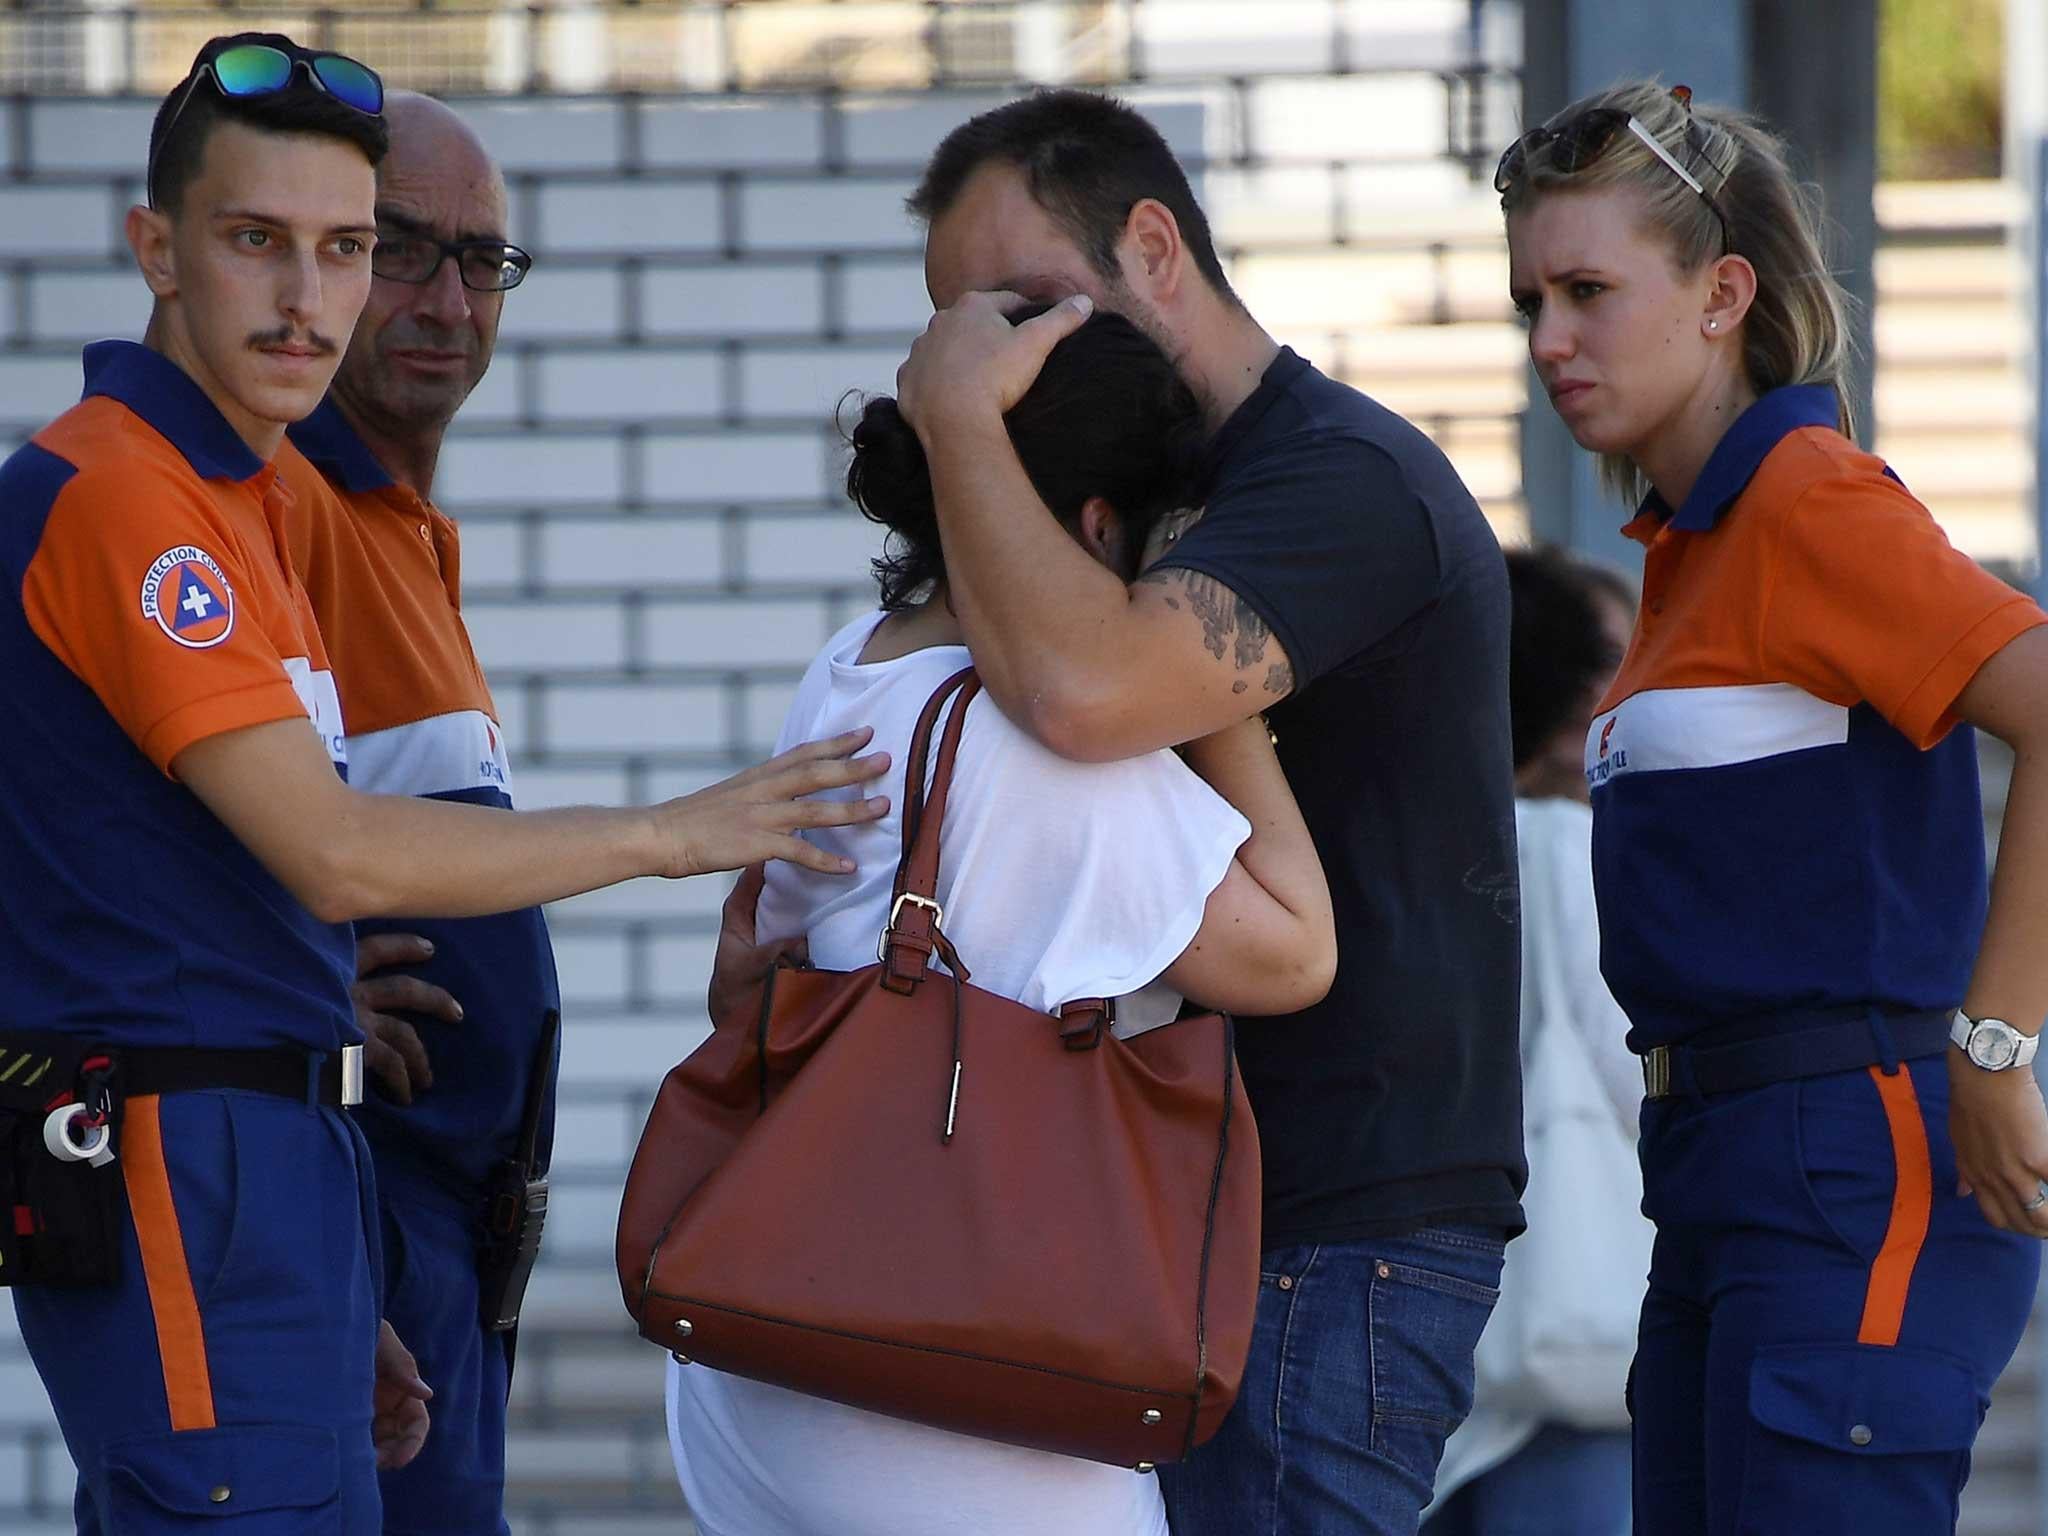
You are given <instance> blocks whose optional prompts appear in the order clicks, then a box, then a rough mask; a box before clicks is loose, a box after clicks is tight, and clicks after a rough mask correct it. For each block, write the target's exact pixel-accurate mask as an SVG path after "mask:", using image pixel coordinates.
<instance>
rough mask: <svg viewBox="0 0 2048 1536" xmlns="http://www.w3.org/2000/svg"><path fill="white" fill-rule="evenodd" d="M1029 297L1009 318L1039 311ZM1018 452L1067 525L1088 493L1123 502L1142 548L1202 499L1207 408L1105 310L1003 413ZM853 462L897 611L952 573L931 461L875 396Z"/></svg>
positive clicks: (850, 471)
mask: <svg viewBox="0 0 2048 1536" xmlns="http://www.w3.org/2000/svg"><path fill="white" fill-rule="evenodd" d="M1046 307H1047V306H1045V305H1042V304H1035V305H1028V306H1026V307H1025V308H1023V309H1021V310H1019V311H1017V312H1016V313H1015V314H1013V315H1012V316H1011V317H1010V318H1011V320H1012V321H1013V322H1019V323H1021V322H1022V321H1024V320H1027V319H1030V318H1032V317H1033V316H1035V315H1040V314H1043V313H1044V312H1045V310H1046ZM1003 425H1004V426H1005V427H1006V428H1007V429H1008V430H1009V434H1010V442H1011V444H1012V446H1014V447H1015V448H1016V450H1017V459H1018V462H1020V463H1021V464H1022V465H1023V466H1024V473H1025V474H1026V475H1027V476H1028V477H1029V478H1030V480H1031V485H1032V488H1033V489H1034V490H1036V491H1037V492H1038V497H1039V500H1041V501H1043V502H1044V503H1045V504H1046V506H1047V507H1049V508H1050V509H1051V511H1052V515H1053V516H1054V517H1055V518H1057V519H1058V520H1059V521H1060V523H1061V524H1062V525H1063V526H1065V527H1068V528H1072V527H1073V526H1074V525H1075V524H1076V523H1078V522H1079V521H1080V518H1081V508H1082V506H1083V504H1084V503H1086V502H1087V501H1088V499H1089V498H1090V497H1094V496H1100V497H1102V498H1103V499H1104V500H1105V501H1107V502H1108V503H1109V504H1110V505H1111V506H1112V507H1114V508H1116V512H1117V518H1118V521H1119V522H1120V523H1121V524H1122V527H1123V533H1124V542H1125V544H1126V546H1127V548H1128V551H1129V557H1130V568H1129V569H1128V570H1124V571H1121V572H1119V573H1118V574H1119V575H1121V576H1122V577H1123V578H1124V579H1125V580H1126V581H1129V580H1132V579H1134V578H1135V577H1136V576H1137V574H1138V572H1137V564H1136V560H1137V554H1138V552H1139V551H1140V550H1142V549H1143V547H1144V545H1145V542H1146V540H1147V539H1149V538H1150V537H1151V535H1152V530H1153V528H1154V527H1155V526H1156V525H1157V524H1158V522H1159V520H1160V519H1161V518H1162V517H1165V516H1166V515H1167V514H1168V513H1171V512H1175V511H1179V510H1180V509H1182V508H1184V507H1191V506H1193V505H1195V498H1196V480H1197V476H1198V474H1199V472H1200V468H1201V462H1202V447H1203V438H1204V434H1203V425H1202V408H1201V406H1200V404H1199V403H1197V401H1196V399H1195V396H1194V393H1193V391H1191V390H1190V389H1189V388H1188V386H1187V382H1186V381H1185V380H1184V379H1182V378H1181V376H1180V374H1179V372H1178V371H1176V370H1175V368H1174V366H1173V362H1172V360H1171V359H1170V358H1168V357H1167V355H1166V354H1165V353H1164V352H1163V351H1161V350H1160V347H1159V343H1158V342H1156V341H1154V340H1153V339H1152V338H1151V337H1150V336H1147V335H1146V334H1145V333H1144V332H1143V331H1141V330H1139V329H1138V327H1137V326H1135V325H1133V324H1132V323H1131V322H1130V321H1129V320H1127V319H1125V318H1124V317H1123V316H1122V315H1118V314H1113V313H1111V312H1110V311H1108V310H1104V311H1102V312H1101V313H1099V314H1097V315H1096V316H1095V317H1094V318H1093V319H1091V320H1090V321H1088V323H1087V324H1085V325H1083V326H1082V327H1081V328H1080V329H1079V330H1077V331H1075V332H1074V333H1073V334H1071V335H1069V336H1067V337H1065V338H1064V339H1063V340H1061V341H1060V343H1059V344H1058V345H1057V346H1055V347H1054V348H1053V349H1052V352H1051V354H1050V355H1048V356H1047V358H1046V360H1045V366H1044V367H1043V368H1042V369H1040V370H1039V374H1038V379H1037V381H1036V382H1035V383H1033V384H1032V386H1031V388H1030V389H1028V390H1027V391H1025V394H1024V398H1023V399H1022V400H1019V401H1018V402H1017V403H1016V404H1015V405H1013V406H1012V407H1010V409H1009V411H1008V412H1007V413H1006V414H1005V415H1004V417H1003ZM849 435H850V437H851V438H852V440H853V462H852V464H851V465H849V466H848V468H847V471H846V493H847V495H848V496H850V497H851V498H852V499H853V502H854V504H855V505H856V506H858V507H859V508H860V509H861V511H862V512H863V513H865V514H866V515H867V516H868V518H870V519H871V520H872V521H874V522H877V523H880V524H881V525H882V526H883V527H885V528H887V529H888V530H889V533H890V536H891V537H890V539H889V544H888V547H887V549H886V550H885V551H884V553H883V554H882V556H881V557H880V558H879V559H877V560H876V561H875V578H876V579H877V580H878V581H879V582H880V583H881V586H882V606H883V607H884V608H889V609H896V608H901V607H903V606H904V605H905V604H907V603H909V602H910V601H911V600H912V599H913V598H914V597H915V596H916V595H917V593H918V591H919V589H920V588H922V587H923V586H924V585H925V584H926V583H928V582H931V581H936V580H939V579H941V578H943V577H944V576H945V574H946V561H945V555H944V552H943V551H942V549H941V548H940V545H939V519H938V510H937V507H936V506H935V504H934V501H933V497H932V477H931V469H930V466H929V465H928V464H927V463H926V462H925V456H924V447H923V444H922V443H920V442H919V440H918V436H917V433H916V431H915V430H913V429H912V427H911V426H910V424H909V423H908V422H906V421H905V420H904V419H903V415H902V413H901V412H900V411H899V410H898V409H897V407H896V402H895V401H894V400H893V399H891V398H890V397H889V396H887V395H877V396H873V397H871V398H870V399H868V400H867V401H866V402H865V403H864V404H863V406H862V409H861V414H860V420H859V422H858V423H856V424H855V426H854V428H853V430H852V432H851V433H850V434H849Z"/></svg>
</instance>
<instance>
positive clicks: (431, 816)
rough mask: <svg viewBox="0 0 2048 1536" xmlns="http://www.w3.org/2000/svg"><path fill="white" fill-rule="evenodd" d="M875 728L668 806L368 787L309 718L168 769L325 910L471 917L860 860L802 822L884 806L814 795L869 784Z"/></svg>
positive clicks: (862, 815)
mask: <svg viewBox="0 0 2048 1536" xmlns="http://www.w3.org/2000/svg"><path fill="white" fill-rule="evenodd" d="M868 736H869V733H868V732H867V731H856V732H852V733H850V734H848V735H845V736H840V737H836V738H834V739H833V740H831V741H825V742H812V743H810V744H808V745H806V746H801V747H797V748H795V749H794V750H792V751H789V752H785V753H783V754H782V756H780V757H777V758H774V759H771V760H770V761H769V762H766V763H763V764H761V765H759V766H757V767H754V768H749V769H747V770H746V771H745V772H743V773H738V774H735V775H734V776H733V777H731V778H729V779H726V780H724V781H723V782H722V783H718V784H714V785H712V786H711V787H710V788H709V789H703V790H699V791H698V792H697V793H696V794H694V795H685V796H683V797H682V798H680V799H677V800H670V801H667V802H666V803H664V804H662V805H657V806H649V807H646V808H633V809H619V810H614V809H603V808H599V807H596V806H584V807H577V808H574V809H570V810H559V811H506V810H494V809H492V808H490V807H487V806H480V805H456V804H451V803H449V802H446V801H439V800H424V799H419V798H416V797H413V796H409V795H369V794H364V793H362V792H361V791H359V790H353V789H350V788H349V787H348V786H347V785H346V784H344V783H343V782H342V781H341V779H340V778H339V777H338V776H337V775H336V774H335V772H334V769H333V767H332V766H331V765H330V764H329V762H328V760H327V756H326V754H325V752H324V751H323V750H322V748H321V745H320V742H319V738H318V737H317V736H315V735H314V733H313V732H312V730H311V729H309V728H308V726H307V724H306V722H305V721H303V720H281V721H274V722H272V723H270V724H268V725H255V726H248V727H245V728H244V729H241V730H236V731H228V732H225V733H223V734H221V735H218V736H209V737H207V738H205V739H204V740H202V741H198V742H194V743H193V744H192V745H191V746H189V747H187V748H186V749H185V750H184V751H183V752H181V753H179V754H178V756H177V758H176V759H175V760H174V761H173V763H172V772H173V773H174V775H175V776H176V777H177V778H178V779H180V780H181V781H183V783H184V784H185V786H186V787H187V788H189V789H190V790H191V791H192V793H193V794H195V795H197V796H198V797H199V798H200V800H201V801H203V802H204V803H205V805H206V807H207V809H208V810H210V811H212V812H213V814H214V815H216V816H218V817H219V818H220V819H221V821H222V822H223V823H224V824H225V825H226V826H227V829H228V830H229V831H230V832H232V833H234V834H235V836H236V837H237V838H239V839H240V840H241V842H242V845H243V846H244V847H246V848H247V849H248V850H249V851H250V852H251V853H253V854H254V855H255V856H256V858H257V859H258V861H260V862H261V863H262V864H263V866H264V868H266V869H268V870H269V871H270V872H271V874H272V875H274V876H276V878H277V879H278V881H279V882H280V883H281V884H282V885H283V886H284V887H285V888H286V889H287V890H289V891H290V892H291V893H292V895H293V896H294V897H296V898H297V899H298V901H299V902H300V903H301V904H302V905H303V906H304V907H305V908H306V909H307V910H308V911H309V912H311V913H313V914H314V915H315V916H316V917H319V918H321V919H322V920H324V921H327V922H348V921H351V920H353V919H356V918H362V917H389V916H396V915H399V914H401V913H403V914H409V915H412V916H417V917H475V916H480V915H482V914H485V913H490V912H508V911H514V910H517V909H518V908H520V907H532V906H538V905H540V904H541V903H543V902H548V901H558V900H560V899H561V898H563V897H565V896H574V895H577V894H580V893H581V892H584V891H590V890H596V889H598V888H599V887H601V886H607V885H615V884H617V883H618V882H619V881H621V880H630V879H633V878H635V877H636V876H640V875H665V876H669V877H671V878H676V877H680V876H684V875H697V874H704V873H706V872H708V871H710V870H716V869H738V868H741V867H743V866H745V865H747V864H751V863H756V862H758V861H760V860H762V859H771V858H773V859H788V860H789V861H791V862H792V863H797V864H802V865H804V866H805V867H806V868H810V869H816V870H819V871H822V872H824V873H827V874H845V873H848V872H850V870H851V867H852V866H851V865H850V864H848V863H847V862H846V861H845V860H843V859H840V858H838V857H836V856H834V855H829V854H826V853H824V852H823V851H822V850H820V849H818V848H815V847H813V846H812V845H811V844H809V843H807V842H805V841H804V840H803V839H802V838H800V837H798V836H797V835H796V833H797V831H798V830H799V829H800V828H809V827H832V826H845V825H848V824H850V823H853V822H860V821H873V820H874V819H876V818H877V817H879V816H881V815H883V814H884V813H885V812H886V811H887V810H888V802H887V801H886V800H881V799H869V800H859V799H846V800H815V799H805V798H802V797H804V796H808V795H811V794H814V793H815V792H817V791H819V790H829V789H835V788H842V787H845V786H847V785H852V784H861V783H865V782H867V781H868V780H870V779H872V778H874V777H875V776H876V775H878V774H880V773H882V772H884V771H885V770H886V769H887V768H888V766H889V763H888V758H887V756H886V755H883V754H880V753H878V754H875V755H874V756H872V757H868V758H851V759H849V754H851V753H853V752H855V751H858V750H859V749H860V748H861V747H862V746H864V745H865V744H866V743H867V740H868Z"/></svg>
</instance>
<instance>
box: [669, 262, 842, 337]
mask: <svg viewBox="0 0 2048 1536" xmlns="http://www.w3.org/2000/svg"><path fill="white" fill-rule="evenodd" d="M640 305H641V316H640V323H641V325H642V327H643V328H644V329H645V330H646V331H647V333H648V334H649V335H653V336H726V335H730V334H732V333H733V332H734V331H735V330H742V329H743V330H744V331H745V332H747V333H749V334H752V335H756V336H781V335H791V336H806V335H812V334H815V333H816V332H818V331H820V330H822V329H823V328H824V325H825V289H824V282H823V279H822V277H821V276H820V274H819V271H818V268H817V266H816V264H815V263H812V262H802V263H775V264H767V263H747V264H745V265H741V264H737V263H735V264H733V265H730V266H708V267H679V268H670V269H650V270H649V271H647V272H646V273H645V274H643V275H642V277H641V286H640Z"/></svg>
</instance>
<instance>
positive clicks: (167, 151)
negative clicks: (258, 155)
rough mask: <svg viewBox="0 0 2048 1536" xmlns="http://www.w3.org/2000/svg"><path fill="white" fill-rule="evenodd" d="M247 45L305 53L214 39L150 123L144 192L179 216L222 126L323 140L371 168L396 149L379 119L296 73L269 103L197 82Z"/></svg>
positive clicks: (278, 38) (278, 42) (282, 44)
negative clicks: (351, 151)
mask: <svg viewBox="0 0 2048 1536" xmlns="http://www.w3.org/2000/svg"><path fill="white" fill-rule="evenodd" d="M245 43H262V44H266V45H267V46H269V47H272V48H280V49H283V50H284V51H285V52H286V53H291V54H297V53H299V52H301V51H302V50H301V49H300V47H299V45H298V44H297V43H294V42H293V41H292V40H291V39H290V38H288V37H286V36H284V35H283V34H282V33H279V32H237V33H235V34H234V35H233V36H230V37H216V38H213V39H212V40H210V41H209V42H208V43H207V44H206V45H205V46H204V47H203V48H201V49H200V50H199V52H198V53H196V54H194V55H193V57H192V68H191V69H190V70H188V71H187V72H186V75H185V78H184V79H183V80H181V81H180V82H179V83H178V84H177V85H176V86H175V87H174V88H173V89H172V91H171V93H170V94H169V95H168V96H166V97H165V98H164V99H163V101H162V103H161V104H159V105H158V107H157V109H156V118H155V120H154V121H153V122H152V123H151V124H150V128H149V165H150V184H149V186H148V187H146V188H145V189H144V191H145V193H146V194H147V196H148V197H149V199H150V201H151V202H152V204H153V205H154V206H156V207H158V208H162V209H164V210H166V211H168V212H171V213H176V212H177V211H178V204H179V203H180V202H181V201H182V200H183V198H184V195H185V188H186V187H188V186H190V185H191V182H192V178H193V177H194V176H196V175H198V174H199V166H200V163H201V162H202V161H203V160H204V159H205V156H206V142H207V140H208V139H210V138H211V137H212V136H213V126H214V124H215V123H217V122H222V121H226V122H233V123H243V124H246V125H247V126H248V127H251V128H258V129H261V130H262V131H264V132H265V133H319V134H326V135H328V136H329V137H331V138H336V139H342V140H345V141H346V142H348V143H350V144H353V145H355V146H356V148H358V149H360V150H361V151H362V152H363V155H364V157H365V158H366V159H367V160H368V161H369V162H370V164H371V165H372V166H376V165H378V164H380V163H381V162H382V161H383V159H384V153H385V151H386V150H387V149H389V148H390V147H391V135H390V131H389V130H388V129H387V128H386V127H385V123H384V119H383V117H382V116H381V115H378V116H372V115H371V114H369V113H367V112H359V111H357V110H356V109H355V108H354V107H351V106H348V105H347V104H345V103H343V102H340V101H337V100H336V99H335V98H334V97H332V96H330V95H328V94H327V92H325V91H323V90H321V89H320V87H318V86H317V85H315V84H313V83H312V81H310V80H309V79H307V78H306V74H305V71H303V70H298V69H295V70H293V71H292V77H291V79H290V80H289V81H288V82H287V83H286V85H285V88H284V89H283V90H281V91H273V92H271V93H270V94H269V95H266V96H224V95H222V94H221V91H220V88H219V86H218V85H216V84H215V83H214V80H213V77H212V76H211V74H209V75H208V76H207V78H205V79H204V80H196V79H194V78H193V76H194V75H195V74H196V73H197V72H198V70H199V67H200V65H202V64H204V63H205V62H206V61H207V60H209V59H211V58H213V57H214V56H215V55H216V54H220V53H225V52H226V51H227V50H228V49H230V48H238V47H241V46H242V45H243V44H245ZM188 92H189V93H190V100H187V101H185V104H184V106H183V108H182V109H181V108H180V107H179V105H178V103H179V101H180V99H181V98H184V97H185V96H186V95H187V93H188Z"/></svg>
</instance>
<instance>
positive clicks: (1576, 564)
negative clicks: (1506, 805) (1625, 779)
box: [1507, 546, 1633, 769]
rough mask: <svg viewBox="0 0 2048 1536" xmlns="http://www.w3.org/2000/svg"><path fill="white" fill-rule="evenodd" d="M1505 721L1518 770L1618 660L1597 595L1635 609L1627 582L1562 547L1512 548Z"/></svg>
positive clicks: (1576, 708) (1575, 710)
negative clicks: (1603, 620) (1509, 732)
mask: <svg viewBox="0 0 2048 1536" xmlns="http://www.w3.org/2000/svg"><path fill="white" fill-rule="evenodd" d="M1507 561H1508V596H1509V602H1510V604H1511V610H1510V618H1509V622H1508V718H1509V728H1510V731H1511V732H1512V735H1513V739H1514V753H1515V767H1516V768H1517V769H1520V768H1522V767H1523V766H1524V765H1526V764H1527V763H1528V762H1529V760H1530V759H1531V758H1533V757H1535V756H1536V755H1537V754H1538V753H1539V752H1541V751H1542V750H1543V748H1544V746H1545V744H1546V743H1548V742H1549V740H1550V739H1551V737H1553V736H1555V735H1556V734H1557V733H1558V732H1559V731H1560V730H1562V729H1563V728H1564V727H1565V725H1566V724H1567V723H1568V722H1569V721H1570V720H1571V719H1572V717H1573V716H1574V715H1575V714H1576V713H1577V712H1578V711H1580V710H1581V709H1583V708H1584V707H1585V703H1586V695H1587V694H1588V693H1589V692H1590V691H1592V690H1593V689H1594V688H1596V687H1600V686H1602V685H1604V684H1605V683H1606V681H1607V679H1608V678H1609V677H1611V676H1612V675H1613V673H1614V669H1615V667H1616V666H1618V665H1619V664H1620V662H1621V657H1620V656H1618V655H1616V654H1615V650H1614V643H1613V642H1612V641H1611V640H1610V639H1608V636H1607V630H1606V628H1605V626H1603V625H1602V624H1601V622H1600V608H1599V604H1598V602H1597V601H1596V597H1599V596H1606V597H1612V598H1616V599H1618V600H1620V601H1621V602H1623V603H1624V604H1627V605H1630V606H1633V598H1632V597H1631V596H1629V595H1628V593H1627V588H1626V585H1625V584H1622V583H1620V582H1619V581H1618V579H1617V578H1616V577H1615V576H1614V575H1612V574H1611V573H1609V572H1608V571H1606V570H1605V569H1604V568H1602V567H1598V566H1594V565H1591V564H1589V563H1587V562H1585V561H1582V560H1578V559H1575V558H1574V557H1573V556H1571V555H1569V554H1567V553H1566V552H1565V551H1563V550H1561V549H1557V548H1554V547H1548V546H1546V547H1542V548H1537V549H1511V550H1509V551H1508V552H1507Z"/></svg>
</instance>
